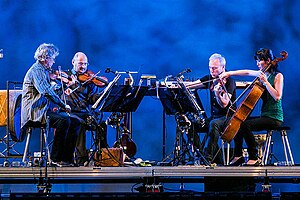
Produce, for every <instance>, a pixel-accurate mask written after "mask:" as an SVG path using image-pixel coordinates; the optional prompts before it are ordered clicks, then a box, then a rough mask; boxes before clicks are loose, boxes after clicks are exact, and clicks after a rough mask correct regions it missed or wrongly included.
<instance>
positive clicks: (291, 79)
mask: <svg viewBox="0 0 300 200" xmlns="http://www.w3.org/2000/svg"><path fill="white" fill-rule="evenodd" d="M299 7H300V3H299V1H296V0H290V1H284V0H273V1H264V0H263V1H246V0H233V1H217V0H186V1H184V0H182V1H180V0H151V1H146V0H127V1H124V0H119V1H118V0H84V1H73V0H64V1H59V0H51V1H50V0H45V1H37V0H0V8H1V12H0V24H1V26H2V27H1V29H0V30H1V31H0V49H3V52H4V57H3V59H0V77H1V78H0V89H5V88H6V81H7V80H10V81H22V80H23V77H24V75H25V73H26V71H27V69H28V68H29V67H30V66H31V64H32V63H33V62H34V59H33V54H34V52H35V50H36V48H37V47H38V45H39V44H41V43H44V42H46V43H54V44H55V45H56V46H57V47H58V48H59V49H60V55H59V56H58V57H57V60H56V63H55V66H58V65H61V66H62V68H63V69H68V68H71V59H72V57H73V55H74V53H76V52H77V51H83V52H85V53H86V54H87V55H88V57H89V62H90V64H91V66H90V69H91V70H93V71H95V72H97V71H99V70H102V72H101V75H103V76H107V77H108V78H109V79H110V80H112V78H113V77H112V76H111V75H107V74H104V69H105V68H106V67H110V68H112V69H113V70H116V71H128V70H130V71H137V72H138V74H135V75H134V78H135V81H136V84H137V83H138V81H139V78H140V76H141V75H142V74H155V75H156V76H157V79H163V78H164V77H165V76H166V75H175V74H177V73H178V72H180V71H182V70H183V69H185V68H187V67H188V68H191V70H192V72H191V73H190V74H188V75H187V76H186V78H190V79H196V78H198V77H201V76H203V75H205V74H207V73H208V58H209V56H210V55H211V54H212V53H215V52H218V53H221V54H223V55H224V56H225V57H226V59H227V69H228V70H234V69H242V68H248V69H257V66H256V63H255V61H254V60H253V54H254V52H255V51H256V50H257V49H259V48H261V47H267V48H270V49H272V50H273V52H274V54H275V55H276V56H279V53H280V51H281V50H286V51H288V53H289V57H288V58H287V60H286V61H284V62H282V63H280V70H281V71H282V73H283V74H284V76H285V88H284V96H283V106H284V111H285V122H286V123H287V124H288V125H289V126H291V128H292V130H291V131H290V132H289V139H290V141H291V147H292V150H293V152H294V157H295V158H294V159H295V161H296V163H298V161H299V154H297V152H298V150H299V145H298V141H299V136H298V132H299V131H298V129H299V127H298V126H299V120H298V118H299V114H300V112H299V111H300V110H299V105H300V104H299V103H298V102H299V99H300V98H299V95H298V91H299V83H298V81H297V79H299V78H298V76H299V72H300V70H299V66H298V64H297V63H298V62H297V56H298V54H297V53H298V52H299V51H300V45H299V44H300V28H299V25H300V23H299V22H298V20H299V17H300V16H299V15H300V14H299V9H298V8H299ZM125 77H126V76H125ZM125 77H122V78H121V79H122V81H123V78H125ZM199 94H200V96H201V99H202V101H203V104H204V106H205V108H206V112H207V113H208V114H209V112H210V111H209V104H208V96H209V95H208V92H207V91H200V92H199ZM257 109H259V104H258V106H257ZM166 122H167V128H166V133H167V146H166V147H167V152H166V153H167V154H168V153H171V151H172V150H173V143H174V136H175V122H174V117H173V116H167V118H166ZM133 138H134V141H135V142H136V143H137V146H138V152H137V155H136V157H141V158H142V159H144V160H158V161H159V160H162V106H161V103H160V101H159V100H157V99H155V98H154V97H145V98H144V99H143V101H142V103H141V105H140V106H139V108H138V110H137V111H136V112H135V113H133ZM114 140H115V131H114V129H113V128H110V129H109V143H110V145H112V144H113V142H114ZM276 140H278V142H277V143H278V144H279V143H280V141H279V140H280V138H279V137H278V138H277V139H276ZM276 151H278V155H277V157H278V158H279V159H280V160H283V159H284V157H283V151H282V149H276ZM275 153H276V152H275Z"/></svg>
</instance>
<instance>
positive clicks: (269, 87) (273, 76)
mask: <svg viewBox="0 0 300 200" xmlns="http://www.w3.org/2000/svg"><path fill="white" fill-rule="evenodd" d="M254 59H255V60H256V64H257V66H258V70H236V71H228V72H224V73H222V74H220V78H228V77H230V76H254V77H258V80H259V81H260V82H261V83H262V84H263V85H264V87H265V90H264V92H263V94H262V95H261V99H262V107H261V114H260V116H256V117H248V118H247V119H246V120H245V121H244V122H242V123H241V127H240V129H239V131H238V132H237V134H236V136H235V137H234V144H235V147H234V156H235V157H234V158H233V160H232V161H231V164H232V165H234V164H235V163H237V162H238V161H241V159H242V145H243V138H244V139H245V142H246V145H247V146H248V152H249V161H248V162H247V163H246V164H247V165H258V164H259V162H258V160H257V149H256V142H255V138H254V135H253V134H252V131H262V130H266V129H272V128H277V127H279V126H280V125H281V124H282V123H283V108H282V93H283V74H282V73H280V72H279V71H278V69H277V68H278V63H277V62H275V63H271V61H273V60H274V59H275V57H274V55H273V53H272V50H270V49H267V48H261V49H259V50H258V51H256V53H255V55H254ZM270 63H271V66H269V65H270ZM267 66H269V68H268V69H267V68H266V67H267ZM263 69H267V70H263ZM263 71H264V72H263Z"/></svg>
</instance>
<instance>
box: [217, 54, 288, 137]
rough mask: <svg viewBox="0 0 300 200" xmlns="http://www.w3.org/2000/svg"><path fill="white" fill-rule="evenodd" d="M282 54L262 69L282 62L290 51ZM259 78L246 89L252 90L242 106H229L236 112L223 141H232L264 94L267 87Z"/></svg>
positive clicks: (226, 128)
mask: <svg viewBox="0 0 300 200" xmlns="http://www.w3.org/2000/svg"><path fill="white" fill-rule="evenodd" d="M280 55H281V58H275V59H274V60H272V61H271V62H270V63H269V64H268V65H267V66H266V67H265V68H264V69H262V70H261V71H262V72H266V71H267V70H268V69H269V68H270V67H271V66H272V65H276V64H277V63H278V62H281V61H283V60H285V59H286V58H287V57H288V53H287V52H286V51H282V52H281V53H280ZM258 79H259V77H256V78H255V79H254V80H253V82H252V83H251V84H250V85H249V86H248V87H247V88H246V89H245V91H246V90H248V89H250V91H249V92H248V94H247V96H246V97H245V99H244V100H243V101H242V102H241V104H240V106H239V107H238V108H237V109H236V110H232V108H229V109H231V111H233V113H234V114H233V115H232V116H231V117H230V118H229V121H228V122H227V125H226V127H225V129H224V131H223V132H222V135H221V138H222V140H223V141H225V142H228V143H229V142H231V141H232V139H233V138H234V137H235V135H236V134H237V132H238V131H239V129H240V126H241V123H242V122H243V121H245V120H246V118H247V117H248V115H249V114H250V113H251V112H252V110H253V108H254V107H255V105H256V104H257V102H258V100H259V99H260V97H261V96H262V94H263V92H264V90H265V87H264V86H263V84H262V83H260V82H259V80H258Z"/></svg>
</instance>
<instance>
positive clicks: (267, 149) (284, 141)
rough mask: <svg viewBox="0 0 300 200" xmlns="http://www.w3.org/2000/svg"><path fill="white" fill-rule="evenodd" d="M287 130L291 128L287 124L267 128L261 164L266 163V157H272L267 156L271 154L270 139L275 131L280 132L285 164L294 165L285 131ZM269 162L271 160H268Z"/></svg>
mask: <svg viewBox="0 0 300 200" xmlns="http://www.w3.org/2000/svg"><path fill="white" fill-rule="evenodd" d="M287 130H291V128H290V127H288V126H281V127H278V128H276V129H272V130H267V139H266V145H265V149H264V153H263V157H262V164H263V165H267V164H268V163H267V162H268V159H272V158H269V156H270V157H271V156H273V144H274V141H273V140H272V136H273V133H274V132H275V131H277V132H280V135H281V139H282V144H283V150H284V155H285V160H286V163H287V165H291V166H293V165H295V163H294V159H293V155H292V151H291V147H290V143H289V140H288V137H287V132H286V131H287ZM287 151H288V153H287ZM288 156H289V157H290V159H291V162H289V157H288ZM270 162H271V160H270ZM270 162H269V164H271V163H270Z"/></svg>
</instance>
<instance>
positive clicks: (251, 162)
mask: <svg viewBox="0 0 300 200" xmlns="http://www.w3.org/2000/svg"><path fill="white" fill-rule="evenodd" d="M260 164H261V162H260V161H259V160H248V162H247V163H245V164H244V165H245V166H259V165H260Z"/></svg>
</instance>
